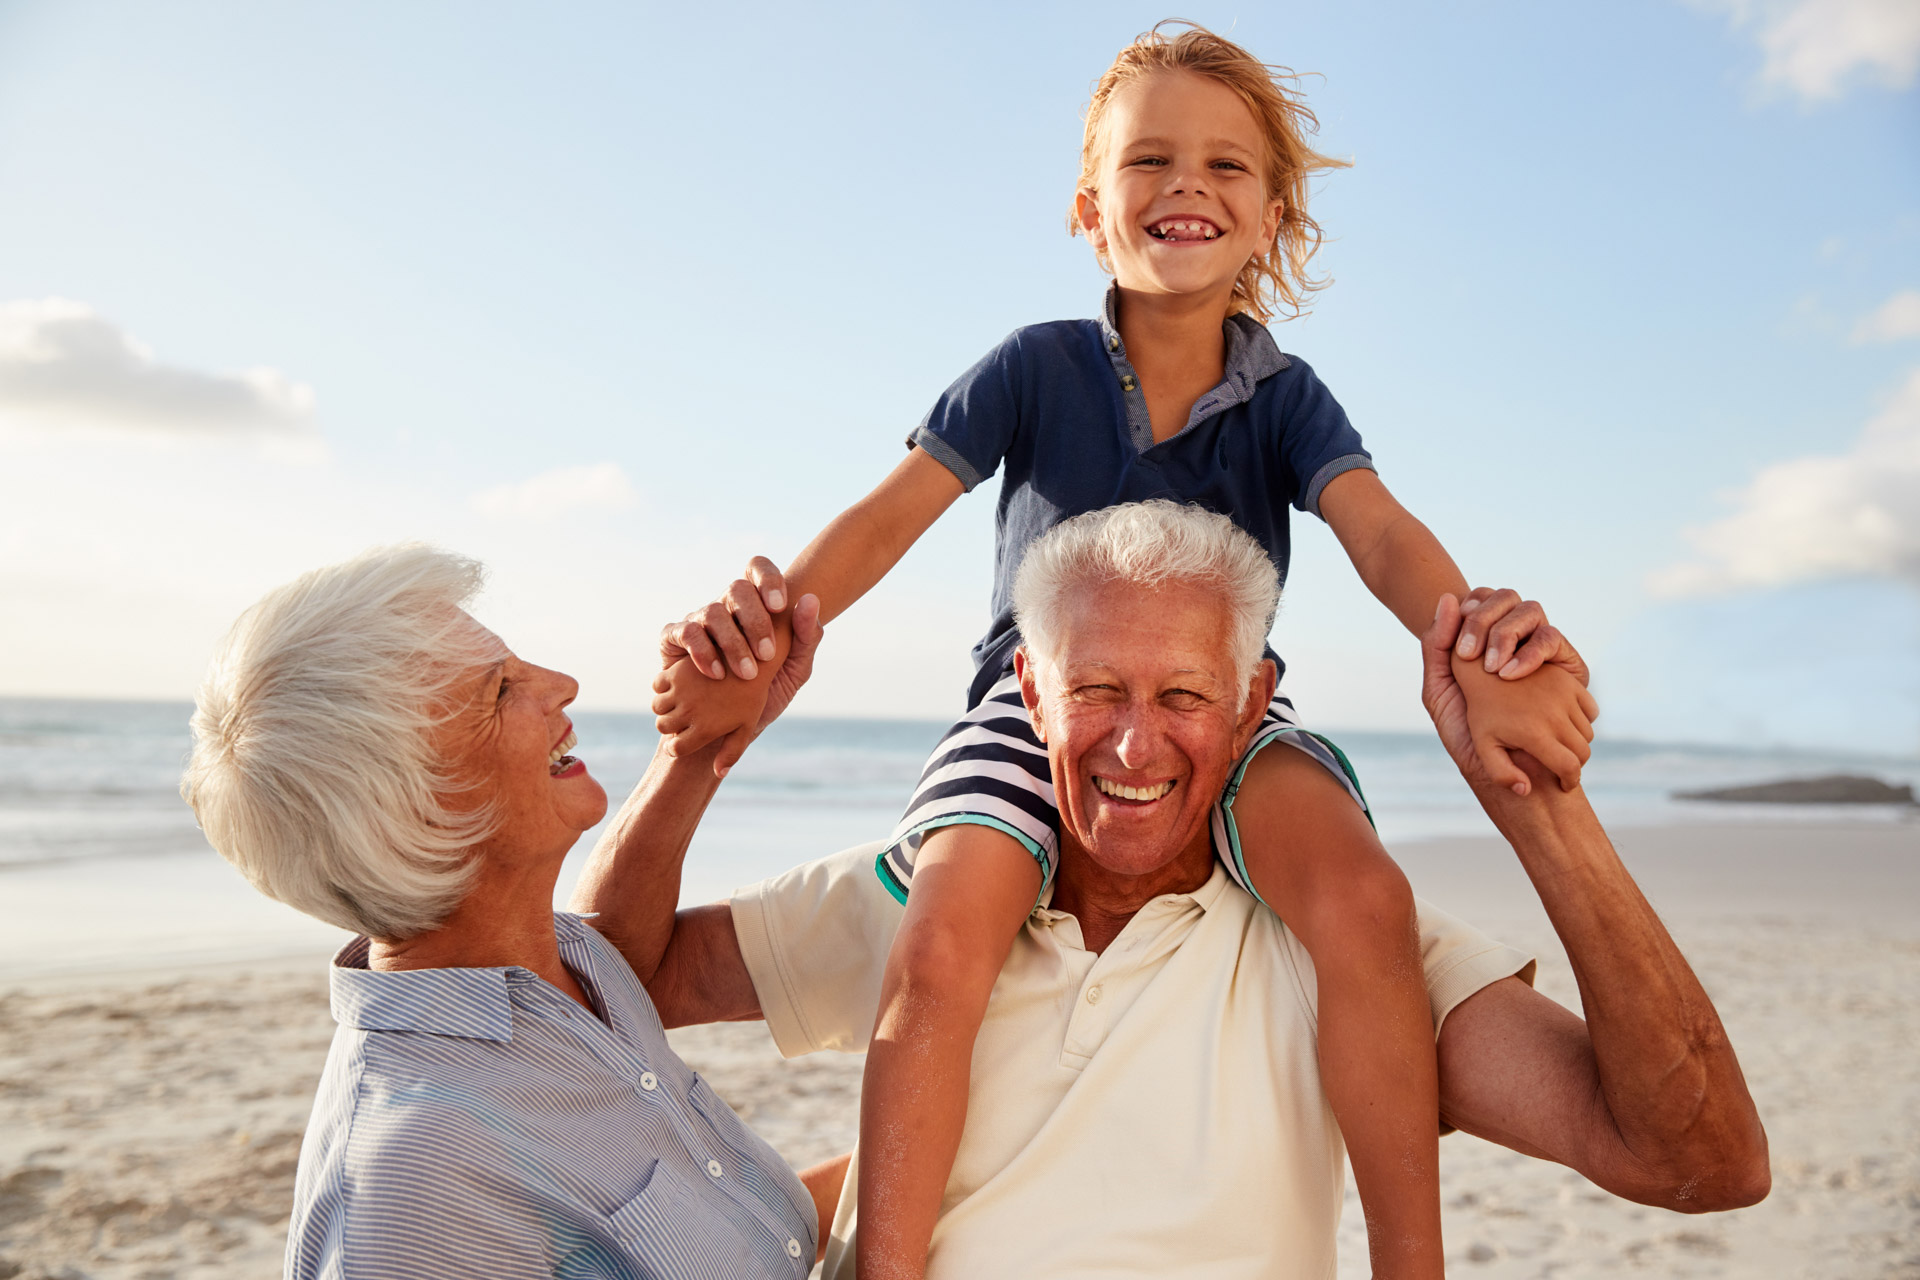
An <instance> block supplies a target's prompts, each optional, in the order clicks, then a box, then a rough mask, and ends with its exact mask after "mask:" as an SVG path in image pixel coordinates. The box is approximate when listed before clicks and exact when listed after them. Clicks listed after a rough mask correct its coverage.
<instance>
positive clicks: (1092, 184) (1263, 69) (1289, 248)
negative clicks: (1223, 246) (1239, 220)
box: [1067, 18, 1350, 323]
mask: <svg viewBox="0 0 1920 1280" xmlns="http://www.w3.org/2000/svg"><path fill="white" fill-rule="evenodd" d="M1166 27H1173V28H1175V29H1176V30H1177V31H1178V34H1173V35H1168V34H1164V33H1163V31H1162V28H1166ZM1182 28H1184V29H1182ZM1161 71H1190V72H1192V73H1193V74H1195V75H1201V76H1206V77H1207V78H1208V79H1210V80H1217V81H1219V82H1220V83H1221V84H1223V85H1225V86H1227V88H1229V89H1231V90H1233V91H1234V92H1235V93H1237V94H1239V95H1240V98H1241V100H1242V101H1244V102H1245V103H1246V104H1247V107H1248V109H1249V110H1251V111H1252V112H1253V118H1254V120H1255V121H1256V122H1258V124H1259V125H1260V132H1261V134H1262V136H1264V137H1265V139H1266V143H1267V156H1266V179H1267V191H1266V198H1267V199H1268V200H1270V201H1271V200H1275V199H1278V200H1282V201H1284V206H1283V207H1282V209H1281V212H1280V226H1279V229H1278V230H1277V231H1276V232H1275V233H1274V237H1273V243H1272V244H1271V245H1269V246H1267V248H1266V250H1265V252H1262V253H1259V254H1256V255H1255V256H1254V257H1253V259H1252V260H1251V261H1249V262H1248V263H1247V265H1246V266H1244V267H1242V268H1241V269H1240V278H1239V279H1238V280H1236V281H1234V285H1233V305H1232V307H1231V308H1230V313H1231V312H1236V311H1245V312H1247V313H1248V314H1250V315H1252V316H1253V317H1254V319H1256V320H1259V321H1261V322H1263V323H1264V322H1265V321H1267V320H1270V319H1272V318H1273V315H1274V313H1275V312H1276V311H1279V310H1285V311H1286V312H1287V314H1288V316H1289V317H1292V316H1297V315H1299V314H1301V312H1302V311H1304V310H1305V304H1306V301H1307V295H1308V294H1310V293H1312V292H1314V291H1315V290H1316V289H1324V288H1325V287H1326V286H1327V284H1328V283H1329V281H1328V280H1326V279H1325V278H1321V279H1318V280H1315V279H1313V278H1312V277H1311V276H1309V275H1308V274H1307V261H1308V259H1310V258H1312V257H1313V255H1314V253H1315V252H1316V251H1318V250H1319V248H1320V242H1321V240H1322V238H1323V237H1322V234H1321V231H1320V224H1319V223H1317V222H1315V221H1314V220H1313V219H1312V218H1311V217H1309V216H1308V215H1307V184H1308V180H1309V179H1311V178H1312V177H1313V175H1315V174H1317V173H1324V172H1325V171H1327V170H1328V169H1344V168H1346V167H1347V166H1348V164H1349V163H1350V162H1349V161H1346V160H1336V159H1334V158H1333V157H1332V156H1326V155H1322V154H1320V153H1319V152H1318V151H1315V150H1314V149H1313V148H1312V147H1310V146H1308V145H1307V138H1308V136H1309V135H1311V134H1313V133H1315V132H1317V131H1318V130H1319V127H1320V122H1319V121H1318V120H1317V119H1315V118H1314V114H1313V112H1312V111H1310V110H1309V109H1308V108H1307V103H1306V98H1305V96H1304V95H1303V94H1302V93H1301V92H1300V89H1299V87H1298V86H1299V77H1298V76H1296V75H1295V74H1294V73H1293V71H1292V70H1291V69H1289V68H1287V67H1273V66H1268V65H1267V64H1266V63H1264V62H1261V61H1260V60H1259V59H1258V58H1256V57H1254V56H1253V55H1252V54H1250V53H1248V52H1247V51H1246V50H1245V49H1242V48H1241V47H1240V46H1239V45H1237V44H1235V43H1233V42H1232V41H1231V40H1223V39H1221V38H1220V37H1219V36H1217V35H1215V34H1213V32H1211V31H1209V30H1207V29H1206V28H1205V27H1203V26H1200V25H1199V24H1198V23H1193V22H1187V21H1184V20H1182V19H1177V18H1169V19H1167V20H1166V21H1164V22H1159V23H1155V24H1154V28H1153V30H1151V31H1148V32H1146V33H1145V34H1143V35H1141V36H1140V37H1139V38H1138V39H1136V40H1135V41H1134V42H1133V43H1132V44H1130V45H1128V46H1127V47H1126V48H1124V49H1122V50H1121V51H1120V56H1119V57H1117V58H1115V59H1114V60H1113V65H1112V66H1111V67H1108V68H1107V72H1106V74H1105V75H1103V76H1101V77H1100V79H1099V81H1098V82H1097V83H1096V84H1095V85H1094V86H1093V101H1092V102H1090V103H1088V104H1087V131H1086V136H1085V138H1084V139H1083V141H1082V142H1081V144H1080V182H1079V188H1084V189H1085V190H1088V191H1092V192H1095V193H1098V191H1099V185H1098V179H1099V171H1100V164H1101V161H1102V160H1103V159H1104V158H1105V147H1104V145H1103V142H1104V139H1103V138H1102V136H1101V124H1102V122H1103V121H1104V119H1105V117H1106V110H1107V103H1108V101H1109V100H1110V99H1112V97H1113V94H1114V91H1115V90H1116V89H1118V88H1120V86H1122V85H1124V84H1130V83H1132V82H1134V81H1136V80H1142V79H1145V78H1146V77H1147V76H1150V75H1153V74H1155V73H1156V72H1161ZM1077 189H1078V188H1077ZM1077 189H1076V190H1077ZM1067 230H1068V231H1069V232H1070V233H1071V234H1073V235H1079V234H1080V219H1079V213H1078V210H1077V208H1069V209H1068V210H1067ZM1100 265H1101V266H1103V267H1105V266H1107V262H1106V258H1105V256H1104V255H1102V257H1101V262H1100ZM1109 270H1111V268H1109Z"/></svg>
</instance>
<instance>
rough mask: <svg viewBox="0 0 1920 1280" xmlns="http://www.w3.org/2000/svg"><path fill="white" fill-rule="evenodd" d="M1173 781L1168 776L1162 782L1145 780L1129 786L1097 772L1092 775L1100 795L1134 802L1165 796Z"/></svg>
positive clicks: (1172, 785) (1154, 799)
mask: <svg viewBox="0 0 1920 1280" xmlns="http://www.w3.org/2000/svg"><path fill="white" fill-rule="evenodd" d="M1175 781H1176V780H1175V779H1173V778H1168V779H1167V780H1166V781H1164V782H1147V783H1141V784H1139V785H1136V786H1129V785H1128V784H1126V783H1124V782H1115V781H1114V780H1113V779H1111V778H1103V777H1101V776H1100V775H1099V774H1097V773H1096V774H1094V775H1093V786H1094V789H1095V790H1096V791H1098V792H1099V793H1100V794H1101V795H1103V796H1106V797H1107V798H1109V799H1112V800H1123V801H1130V802H1132V803H1134V804H1152V803H1154V802H1155V801H1157V800H1161V799H1163V798H1165V797H1166V795H1167V793H1168V792H1170V791H1172V790H1173V788H1174V785H1175Z"/></svg>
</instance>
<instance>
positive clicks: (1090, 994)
mask: <svg viewBox="0 0 1920 1280" xmlns="http://www.w3.org/2000/svg"><path fill="white" fill-rule="evenodd" d="M1087 1003H1088V1004H1099V1003H1100V988H1098V987H1088V988H1087Z"/></svg>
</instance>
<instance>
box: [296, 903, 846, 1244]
mask: <svg viewBox="0 0 1920 1280" xmlns="http://www.w3.org/2000/svg"><path fill="white" fill-rule="evenodd" d="M553 922H554V930H555V932H556V933H557V934H558V936H559V942H560V955H561V958H562V959H563V960H565V961H566V964H567V967H568V968H569V969H571V970H572V971H573V973H574V976H575V977H577V978H578V979H579V980H580V985H581V986H582V987H583V988H585V990H586V992H587V996H588V998H589V999H591V1000H592V1001H593V1003H594V1005H595V1006H596V1007H597V1008H598V1009H599V1010H600V1011H601V1014H602V1015H603V1017H604V1018H605V1021H602V1020H601V1019H600V1018H596V1017H594V1016H593V1014H591V1013H589V1012H587V1011H586V1010H585V1009H583V1008H581V1007H580V1006H579V1005H578V1004H576V1003H575V1002H574V1001H572V1000H570V999H568V998H567V997H566V996H565V995H562V994H561V993H560V992H559V991H558V990H556V989H555V988H554V987H553V986H551V985H550V984H548V983H546V982H544V981H542V980H541V979H540V978H539V977H537V976H535V975H534V974H533V973H532V972H531V971H529V970H526V969H521V968H505V969H421V970H413V971H408V972H396V973H387V972H374V971H372V970H369V969H368V968H367V967H366V964H367V941H366V939H364V938H361V939H356V940H355V941H353V942H351V943H349V944H348V945H347V947H346V948H345V949H344V950H343V951H341V953H340V954H339V955H338V956H337V957H335V959H334V965H333V972H332V988H333V1016H334V1020H335V1021H337V1022H338V1023H339V1024H340V1025H339V1028H338V1029H337V1030H336V1031H335V1033H334V1038H333V1050H332V1052H331V1053H329V1054H328V1055H327V1066H326V1071H325V1073H324V1074H323V1075H322V1076H321V1078H320V1091H319V1095H318V1096H317V1097H316V1098H315V1099H314V1104H313V1119H312V1120H311V1122H309V1124H308V1126H307V1137H306V1142H305V1143H304V1145H303V1146H302V1147H301V1150H300V1170H299V1176H298V1179H297V1181H296V1184H295V1187H294V1208H293V1223H292V1227H291V1230H290V1231H289V1233H288V1237H287V1263H286V1273H287V1275H288V1276H289V1277H297V1278H298V1280H309V1278H311V1280H363V1278H364V1280H398V1278H399V1277H413V1276H420V1277H437V1276H446V1277H463V1278H465V1277H491V1278H496V1280H519V1278H520V1277H527V1278H529V1280H531V1278H532V1277H542V1278H543V1280H544V1278H548V1277H556V1276H558V1277H588V1276H596V1277H620V1278H621V1280H695V1278H700V1280H706V1278H708V1277H711V1278H712V1280H723V1278H724V1280H737V1278H740V1277H747V1278H749V1280H752V1278H757V1277H781V1278H782V1280H798V1278H800V1277H804V1276H805V1275H806V1274H807V1272H808V1271H809V1270H811V1269H812V1266H813V1257H814V1249H815V1242H816V1240H817V1236H816V1226H815V1223H814V1212H813V1201H812V1199H811V1198H810V1197H809V1196H808V1195H807V1192H806V1189H805V1188H804V1187H802V1186H801V1185H800V1181H799V1179H798V1178H796V1177H794V1175H793V1172H792V1170H790V1169H789V1168H788V1167H787V1165H786V1162H785V1161H783V1160H781V1158H780V1157H779V1156H778V1155H776V1154H775V1153H774V1151H773V1148H771V1147H769V1146H768V1145H767V1144H766V1143H765V1142H763V1141H761V1140H760V1139H759V1138H757V1137H755V1136H754V1134H753V1133H752V1132H751V1131H750V1130H749V1129H748V1128H747V1127H746V1125H745V1124H743V1123H742V1122H741V1120H740V1118H739V1117H738V1116H736V1115H735V1114H734V1113H733V1111H732V1110H731V1109H730V1108H728V1106H727V1105H726V1104H725V1103H724V1102H722V1101H720V1099H719V1097H718V1096H716V1095H715V1094H714V1092H713V1090H712V1089H710V1088H708V1087H707V1084H706V1082H705V1081H703V1080H702V1079H701V1078H700V1077H699V1076H698V1075H696V1074H695V1073H694V1072H693V1071H692V1070H691V1069H689V1068H688V1066H687V1065H686V1063H684V1062H682V1061H681V1060H680V1058H679V1057H678V1055H676V1054H675V1053H674V1052H673V1050H672V1049H671V1048H669V1047H668V1045H667V1039H666V1033H665V1032H664V1031H663V1030H662V1029H661V1026H660V1018H659V1015H658V1014H656V1013H655V1012H654V1008H653V1002H652V1001H651V1000H649V999H648V998H647V993H646V991H645V990H644V989H643V988H642V987H641V985H640V982H639V980H638V979H637V978H636V977H635V976H634V973H633V970H632V968H630V967H629V966H628V964H627V962H626V961H625V959H623V958H622V957H621V955H620V953H619V952H618V951H616V950H615V949H614V947H613V945H612V944H611V943H609V942H607V940H606V939H604V938H603V937H601V936H600V934H599V933H598V932H597V931H596V930H594V929H592V928H591V927H589V926H588V925H586V924H585V923H583V922H582V921H581V919H580V917H578V916H573V915H566V914H564V913H558V912H556V913H555V915H554V921H553Z"/></svg>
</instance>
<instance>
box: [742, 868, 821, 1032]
mask: <svg viewBox="0 0 1920 1280" xmlns="http://www.w3.org/2000/svg"><path fill="white" fill-rule="evenodd" d="M764 887H765V882H764V881H763V882H761V883H760V884H755V885H749V886H748V887H747V888H745V889H741V890H738V891H736V892H735V893H734V895H733V898H732V900H731V901H729V902H728V904H727V905H728V908H729V909H730V910H731V911H732V912H733V934H734V937H735V938H736V939H737V940H738V941H739V944H740V958H741V959H742V960H744V961H746V965H747V976H748V977H750V978H752V979H753V991H754V994H755V995H756V996H758V997H759V998H760V1015H761V1016H762V1017H764V1018H765V1019H766V1020H767V1030H768V1031H769V1032H771V1033H772V1034H773V1043H774V1045H775V1046H776V1047H777V1048H778V1049H779V1050H780V1056H781V1057H783V1058H797V1057H799V1056H800V1055H801V1054H805V1053H812V1052H814V1051H815V1050H817V1049H819V1048H820V1046H819V1045H817V1044H815V1043H814V1041H813V1037H812V1035H811V1034H809V1033H808V1031H807V1025H806V1019H805V1018H804V1017H802V1016H801V1013H800V1000H799V994H798V991H797V989H796V984H795V981H794V975H793V974H792V973H791V972H790V971H789V970H788V969H787V966H786V965H785V964H784V963H783V958H782V952H781V949H780V947H779V946H778V945H777V944H776V942H775V939H774V936H773V930H774V924H773V919H772V917H771V915H770V914H769V913H768V911H767V903H766V899H765V897H764V896H763V893H762V891H763V889H764Z"/></svg>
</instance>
